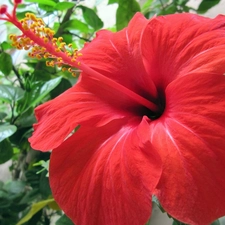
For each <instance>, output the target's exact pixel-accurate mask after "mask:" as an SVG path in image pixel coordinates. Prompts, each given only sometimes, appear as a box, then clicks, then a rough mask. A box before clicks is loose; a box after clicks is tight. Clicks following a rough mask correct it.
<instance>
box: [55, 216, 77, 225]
mask: <svg viewBox="0 0 225 225" xmlns="http://www.w3.org/2000/svg"><path fill="white" fill-rule="evenodd" d="M56 225H73V222H72V221H71V220H70V218H68V217H67V216H66V215H65V214H64V215H62V216H61V217H60V218H59V219H58V220H57V221H56Z"/></svg>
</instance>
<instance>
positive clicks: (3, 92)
mask: <svg viewBox="0 0 225 225" xmlns="http://www.w3.org/2000/svg"><path fill="white" fill-rule="evenodd" d="M23 96H24V91H23V89H21V88H19V87H14V86H11V85H3V84H0V99H2V100H4V101H7V102H9V103H11V102H12V101H18V100H19V99H21V98H22V97H23Z"/></svg>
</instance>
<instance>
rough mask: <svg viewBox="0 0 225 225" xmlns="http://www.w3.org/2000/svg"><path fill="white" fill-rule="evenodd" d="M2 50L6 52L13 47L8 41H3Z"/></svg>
mask: <svg viewBox="0 0 225 225" xmlns="http://www.w3.org/2000/svg"><path fill="white" fill-rule="evenodd" d="M1 48H2V49H3V50H4V51H5V50H8V49H11V48H12V45H11V44H9V43H8V42H6V41H3V42H2V43H1Z"/></svg>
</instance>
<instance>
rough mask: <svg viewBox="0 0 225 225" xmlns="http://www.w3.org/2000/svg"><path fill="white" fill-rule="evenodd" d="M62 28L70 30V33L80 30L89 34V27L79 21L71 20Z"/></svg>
mask: <svg viewBox="0 0 225 225" xmlns="http://www.w3.org/2000/svg"><path fill="white" fill-rule="evenodd" d="M62 28H63V29H64V30H69V31H71V30H79V31H81V32H84V33H88V31H89V28H88V25H87V24H85V23H83V22H81V21H80V20H77V19H73V20H69V21H67V22H65V23H64V24H63V25H62Z"/></svg>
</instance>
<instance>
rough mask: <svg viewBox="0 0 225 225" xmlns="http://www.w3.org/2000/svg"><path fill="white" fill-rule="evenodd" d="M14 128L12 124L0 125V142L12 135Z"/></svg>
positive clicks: (15, 128)
mask: <svg viewBox="0 0 225 225" xmlns="http://www.w3.org/2000/svg"><path fill="white" fill-rule="evenodd" d="M16 130H17V127H16V126H14V125H0V142H1V141H3V140H4V139H6V138H8V137H10V136H11V135H13V134H14V133H15V132H16Z"/></svg>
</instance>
